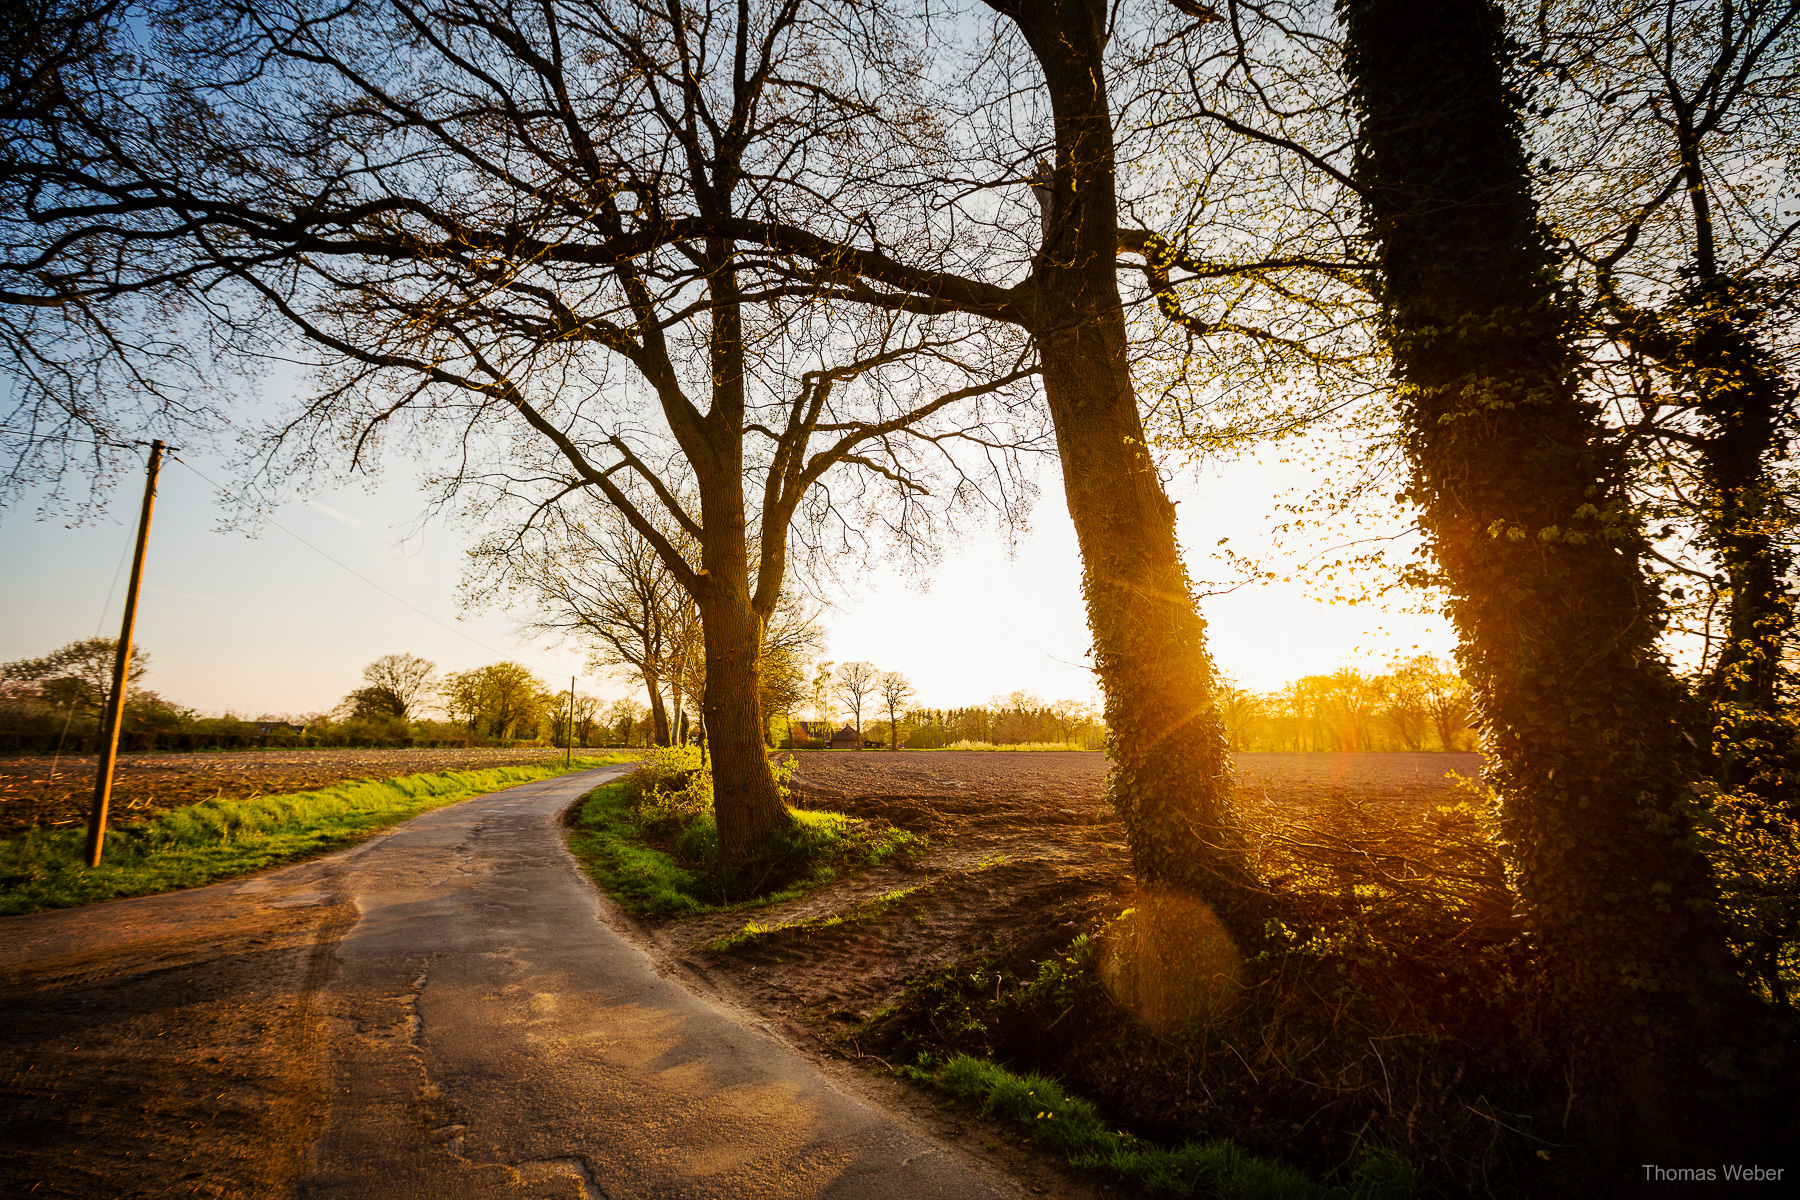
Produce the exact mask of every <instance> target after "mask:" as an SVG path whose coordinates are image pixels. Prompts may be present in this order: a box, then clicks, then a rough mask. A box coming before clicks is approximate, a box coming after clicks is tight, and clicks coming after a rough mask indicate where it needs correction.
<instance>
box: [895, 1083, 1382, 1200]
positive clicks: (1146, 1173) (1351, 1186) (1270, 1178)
mask: <svg viewBox="0 0 1800 1200" xmlns="http://www.w3.org/2000/svg"><path fill="white" fill-rule="evenodd" d="M908 1073H909V1074H911V1075H913V1076H914V1077H916V1078H919V1079H921V1080H923V1081H925V1082H927V1083H930V1084H932V1085H933V1086H935V1087H938V1088H941V1089H943V1090H944V1091H947V1092H949V1093H950V1094H952V1095H953V1096H956V1097H957V1098H959V1099H961V1100H963V1101H965V1102H967V1103H970V1104H973V1105H975V1106H976V1107H978V1108H979V1109H980V1110H981V1112H982V1114H983V1115H985V1116H998V1117H1003V1118H1007V1119H1010V1120H1013V1121H1016V1122H1018V1123H1020V1124H1022V1125H1024V1126H1025V1127H1026V1129H1027V1132H1028V1134H1029V1136H1030V1138H1031V1140H1032V1141H1033V1142H1034V1143H1036V1144H1038V1145H1040V1146H1043V1147H1045V1148H1046V1149H1050V1150H1054V1151H1058V1152H1060V1153H1061V1154H1062V1155H1063V1156H1064V1157H1065V1158H1067V1159H1068V1161H1069V1162H1070V1164H1072V1165H1073V1166H1076V1167H1082V1168H1085V1169H1089V1170H1099V1171H1107V1172H1112V1173H1115V1174H1119V1175H1123V1176H1125V1177H1126V1178H1128V1179H1131V1180H1134V1181H1135V1182H1137V1183H1138V1184H1139V1186H1141V1187H1142V1188H1143V1189H1144V1190H1145V1191H1146V1192H1149V1193H1150V1194H1152V1195H1160V1196H1230V1197H1241V1198H1242V1200H1403V1198H1405V1197H1410V1196H1412V1195H1413V1193H1414V1184H1413V1178H1412V1171H1411V1169H1410V1168H1408V1166H1407V1165H1406V1163H1405V1161H1404V1160H1402V1159H1400V1158H1399V1157H1397V1156H1396V1155H1394V1154H1391V1153H1389V1152H1387V1151H1381V1150H1369V1151H1365V1152H1364V1153H1363V1154H1362V1156H1361V1158H1360V1159H1359V1161H1358V1162H1357V1164H1356V1167H1355V1169H1354V1170H1353V1171H1352V1172H1351V1174H1350V1179H1349V1182H1348V1183H1344V1184H1327V1183H1321V1182H1319V1181H1318V1180H1315V1179H1313V1178H1311V1177H1310V1176H1308V1175H1306V1174H1305V1173H1304V1172H1301V1171H1299V1170H1296V1169H1295V1168H1293V1167H1290V1166H1287V1165H1286V1164H1284V1163H1279V1162H1276V1161H1274V1160H1272V1159H1267V1158H1261V1157H1259V1156H1257V1155H1254V1154H1251V1153H1250V1152H1249V1151H1247V1150H1245V1149H1243V1148H1242V1147H1241V1146H1238V1145H1237V1144H1236V1143H1234V1142H1229V1141H1224V1140H1215V1141H1207V1142H1187V1143H1184V1144H1183V1145H1181V1146H1179V1147H1175V1148H1173V1149H1171V1148H1169V1147H1166V1146H1158V1145H1154V1144H1152V1143H1150V1142H1145V1141H1142V1140H1140V1139H1138V1138H1136V1137H1133V1136H1132V1135H1131V1134H1129V1133H1123V1132H1119V1131H1115V1130H1112V1129H1108V1128H1107V1127H1106V1124H1105V1122H1104V1121H1102V1120H1101V1118H1100V1114H1099V1113H1098V1112H1097V1111H1096V1110H1095V1108H1094V1106H1093V1105H1092V1104H1089V1103H1088V1102H1087V1101H1086V1100H1083V1099H1081V1098H1080V1097H1078V1096H1071V1095H1070V1094H1069V1093H1068V1092H1066V1091H1064V1090H1063V1087H1062V1085H1061V1084H1059V1083H1057V1082H1056V1081H1055V1080H1054V1079H1049V1078H1046V1077H1045V1076H1043V1075H1015V1074H1013V1073H1012V1072H1011V1071H1008V1070H1007V1069H1006V1068H1005V1067H1002V1066H998V1065H997V1064H995V1063H992V1062H989V1061H988V1060H986V1059H982V1058H975V1057H973V1056H971V1055H967V1054H958V1055H957V1056H956V1057H954V1058H952V1059H950V1060H949V1061H948V1062H947V1063H945V1064H944V1066H943V1067H942V1068H940V1069H938V1070H936V1071H931V1070H928V1069H924V1068H912V1069H910V1070H909V1071H908Z"/></svg>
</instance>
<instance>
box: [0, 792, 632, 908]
mask: <svg viewBox="0 0 1800 1200" xmlns="http://www.w3.org/2000/svg"><path fill="white" fill-rule="evenodd" d="M622 761H625V760H624V759H621V758H618V757H606V758H578V759H576V760H575V761H574V762H573V763H572V764H570V765H568V766H565V765H564V764H563V763H561V762H551V763H542V764H533V765H529V766H518V767H496V768H493V769H491V770H487V771H442V772H436V773H432V774H424V775H406V776H402V777H400V778H398V779H387V780H357V781H354V782H350V783H341V784H336V785H334V786H332V787H328V788H321V789H319V790H318V791H312V792H296V793H292V794H290V795H281V796H258V797H256V798H254V799H250V800H208V801H205V802H204V803H201V804H193V805H189V806H187V807H185V808H178V809H175V810H173V811H171V812H167V813H164V814H163V815H161V816H160V817H157V818H156V819H155V820H152V821H145V822H140V823H138V824H133V825H122V826H120V827H118V828H117V829H114V830H112V831H110V832H109V833H108V835H107V839H106V854H105V858H104V859H103V860H102V862H101V864H100V866H99V867H97V868H94V869H93V870H89V869H88V868H87V866H86V864H85V863H84V861H83V859H82V848H83V840H84V831H83V830H80V829H64V830H54V831H52V830H34V831H32V832H31V833H28V834H26V835H25V836H23V837H18V838H12V839H9V840H7V841H5V842H0V886H3V887H4V891H0V915H8V916H10V915H13V914H17V913H26V912H35V911H37V910H39V909H44V908H67V907H70V906H73V905H77V904H92V903H94V902H96V901H100V900H112V899H116V898H118V897H122V896H144V895H149V894H152V893H155V892H167V891H173V890H176V889H179V888H189V887H198V886H200V885H202V884H207V883H215V882H217V881H219V880H221V879H230V878H232V877H234V876H238V875H246V874H249V873H250V872H252V871H260V870H263V869H264V868H267V867H273V866H278V865H280V864H282V863H289V862H295V861H297V860H299V859H303V858H311V857H314V856H316V855H319V854H322V853H325V852H327V851H330V850H335V849H339V848H341V847H343V846H345V845H348V844H350V843H352V842H356V841H359V840H361V839H362V838H364V837H366V836H368V835H369V834H371V833H374V832H375V831H376V830H379V829H383V828H386V827H387V826H389V825H393V824H395V823H397V822H400V821H404V820H407V819H408V818H410V817H415V816H417V815H419V814H420V813H422V812H427V811H429V810H431V809H434V808H441V807H443V806H444V805H446V804H454V803H456V802H457V801H459V800H466V799H468V798H469V797H471V796H479V795H481V794H483V793H486V792H494V791H499V790H500V789H502V788H508V787H512V786H514V785H515V784H520V783H529V782H531V781H533V780H537V779H548V778H552V777H554V776H557V775H562V774H566V773H567V772H569V771H572V770H573V771H585V770H588V769H590V768H593V767H600V766H606V765H608V764H610V763H615V762H622Z"/></svg>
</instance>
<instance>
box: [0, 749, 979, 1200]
mask: <svg viewBox="0 0 1800 1200" xmlns="http://www.w3.org/2000/svg"><path fill="white" fill-rule="evenodd" d="M619 770H620V769H619V768H613V769H610V770H608V771H598V772H586V773H582V774H578V775H571V776H565V777H563V778H561V779H554V780H547V781H542V782H539V783H532V784H526V785H524V786H522V787H517V788H512V789H509V790H507V791H504V792H495V793H492V794H490V795H487V796H483V797H478V798H476V799H473V800H469V801H466V802H464V803H462V804H458V805H454V806H451V807H448V808H443V809H439V810H437V811H435V812H432V813H428V814H426V815H424V816H421V817H418V818H415V819H414V820H412V821H410V822H408V823H406V824H404V825H401V826H397V827H395V828H394V829H393V830H390V831H388V832H386V833H384V834H382V835H380V836H378V837H376V838H373V839H371V840H370V841H368V842H364V843H362V844H361V845H359V846H357V847H356V848H354V849H352V850H349V851H345V852H343V853H340V854H337V855H333V856H331V857H329V858H324V859H319V860H316V861H313V862H309V863H303V864H300V865H297V866H294V867H288V868H284V869H282V870H278V871H273V872H270V873H268V874H265V875H261V876H258V877H255V878H253V879H250V880H247V881H244V880H240V881H236V882H232V883H225V884H219V885H216V886H213V887H209V888H202V889H196V890H194V891H191V892H181V893H175V894H172V895H167V896H158V897H147V898H143V899H137V900H126V901H119V902H116V903H113V904H105V905H96V906H92V907H89V908H85V909H75V910H67V911H63V912H52V913H40V914H35V915H32V916H27V917H18V918H11V919H9V920H7V921H6V922H5V923H4V924H3V925H0V932H3V934H4V936H3V937H0V1071H3V1072H4V1073H5V1075H6V1076H7V1078H8V1080H9V1087H8V1088H7V1089H6V1092H5V1094H4V1096H3V1097H0V1129H3V1130H4V1131H3V1132H0V1191H3V1192H4V1193H5V1194H7V1195H31V1196H81V1197H115V1196H117V1197H123V1196H170V1195H177V1196H181V1195H197V1196H302V1197H309V1198H311V1197H317V1198H319V1200H327V1198H330V1200H364V1198H367V1200H378V1198H379V1200H388V1198H395V1200H398V1198H403V1197H420V1198H424V1197H430V1198H432V1200H453V1198H458V1197H470V1198H474V1197H482V1198H487V1197H544V1198H549V1197H572V1198H580V1200H597V1198H601V1197H605V1198H607V1200H626V1198H628V1197H631V1198H635V1197H645V1198H648V1197H656V1198H659V1200H660V1198H664V1197H667V1198H671V1200H673V1198H687V1197H694V1198H696V1200H698V1198H702V1197H720V1198H725V1197H730V1198H733V1200H737V1198H748V1197H764V1196H767V1197H843V1198H846V1200H848V1198H857V1200H863V1198H867V1200H886V1198H889V1197H893V1198H896V1200H898V1198H900V1197H907V1198H912V1197H958V1198H960V1197H970V1198H985V1197H992V1196H1000V1195H1004V1194H1008V1193H1010V1192H1012V1191H1013V1190H1014V1189H1013V1188H1011V1187H1007V1186H1004V1185H1003V1184H996V1182H995V1181H994V1180H991V1179H989V1178H987V1177H985V1175H983V1174H980V1173H977V1172H976V1170H975V1169H974V1168H973V1167H971V1166H969V1165H967V1164H966V1163H965V1161H964V1160H962V1159H961V1158H960V1157H958V1156H957V1155H956V1154H954V1153H953V1152H950V1151H947V1150H946V1149H945V1148H944V1147H942V1146H941V1145H939V1144H937V1143H935V1142H933V1141H931V1140H930V1139H929V1138H927V1137H926V1136H924V1135H923V1134H922V1133H920V1132H918V1131H916V1130H915V1129H914V1128H912V1127H910V1126H909V1125H908V1124H907V1123H906V1122H905V1121H904V1120H903V1119H899V1118H896V1117H894V1116H892V1115H890V1114H887V1113H884V1112H881V1111H878V1110H877V1109H875V1108H873V1107H871V1106H870V1105H868V1104H867V1103H865V1102H864V1101H862V1100H859V1099H857V1098H855V1097H853V1096H851V1095H849V1094H847V1093H846V1092H844V1091H843V1090H841V1089H840V1088H838V1087H837V1086H836V1085H834V1084H833V1083H832V1082H831V1081H829V1080H827V1079H826V1078H825V1077H824V1076H823V1075H821V1074H819V1072H818V1071H817V1070H816V1069H814V1068H813V1067H812V1066H811V1065H810V1064H808V1063H807V1062H806V1061H805V1060H803V1059H802V1058H800V1057H799V1056H797V1055H796V1054H794V1053H793V1052H792V1051H791V1050H789V1049H788V1048H787V1047H786V1046H784V1045H783V1044H781V1043H780V1042H778V1041H777V1040H775V1039H774V1038H773V1037H771V1036H769V1035H768V1034H767V1033H765V1032H763V1031H761V1030H760V1029H757V1028H755V1027H754V1026H753V1025H752V1024H750V1023H749V1022H747V1021H746V1020H745V1019H744V1018H742V1017H741V1016H738V1015H735V1014H733V1013H730V1012H727V1011H725V1010H724V1009H722V1008H720V1007H718V1006H716V1005H714V1004H713V1003H711V1002H709V1001H708V1000H706V999H703V998H701V997H698V996H695V995H693V994H691V993H690V992H688V991H687V990H685V989H683V988H682V987H681V986H679V985H678V984H677V983H675V982H673V981H671V980H669V979H667V978H664V977H663V976H662V975H660V974H658V973H657V972H656V970H655V969H654V968H653V967H652V966H651V964H650V962H649V961H648V960H647V959H646V958H645V956H644V955H643V954H642V953H641V952H640V951H639V950H637V949H636V948H634V947H633V946H632V945H630V944H629V943H627V942H626V941H625V940H624V939H623V938H622V937H620V936H619V935H618V934H617V933H616V932H614V931H613V930H612V929H611V928H610V927H609V926H608V925H607V924H606V922H605V920H604V919H603V908H604V902H603V901H602V900H601V899H600V898H599V897H598V896H597V895H596V893H595V892H594V890H593V888H592V887H591V886H590V885H589V883H588V882H587V880H586V879H585V878H584V877H583V876H582V875H581V874H580V872H579V871H578V870H577V868H576V867H575V864H574V862H573V860H572V859H571V858H570V857H569V855H568V853H567V851H566V850H565V849H564V848H563V844H562V830H561V827H560V825H559V821H558V818H559V817H560V815H561V813H562V812H563V810H564V809H565V808H567V807H568V805H569V804H570V803H572V802H573V801H574V799H575V798H576V797H577V796H578V795H580V794H581V793H582V792H583V791H585V790H586V789H588V788H590V787H592V786H594V784H595V783H596V782H599V781H600V780H603V779H605V778H607V777H608V776H609V774H615V773H617V772H618V771H619Z"/></svg>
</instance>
